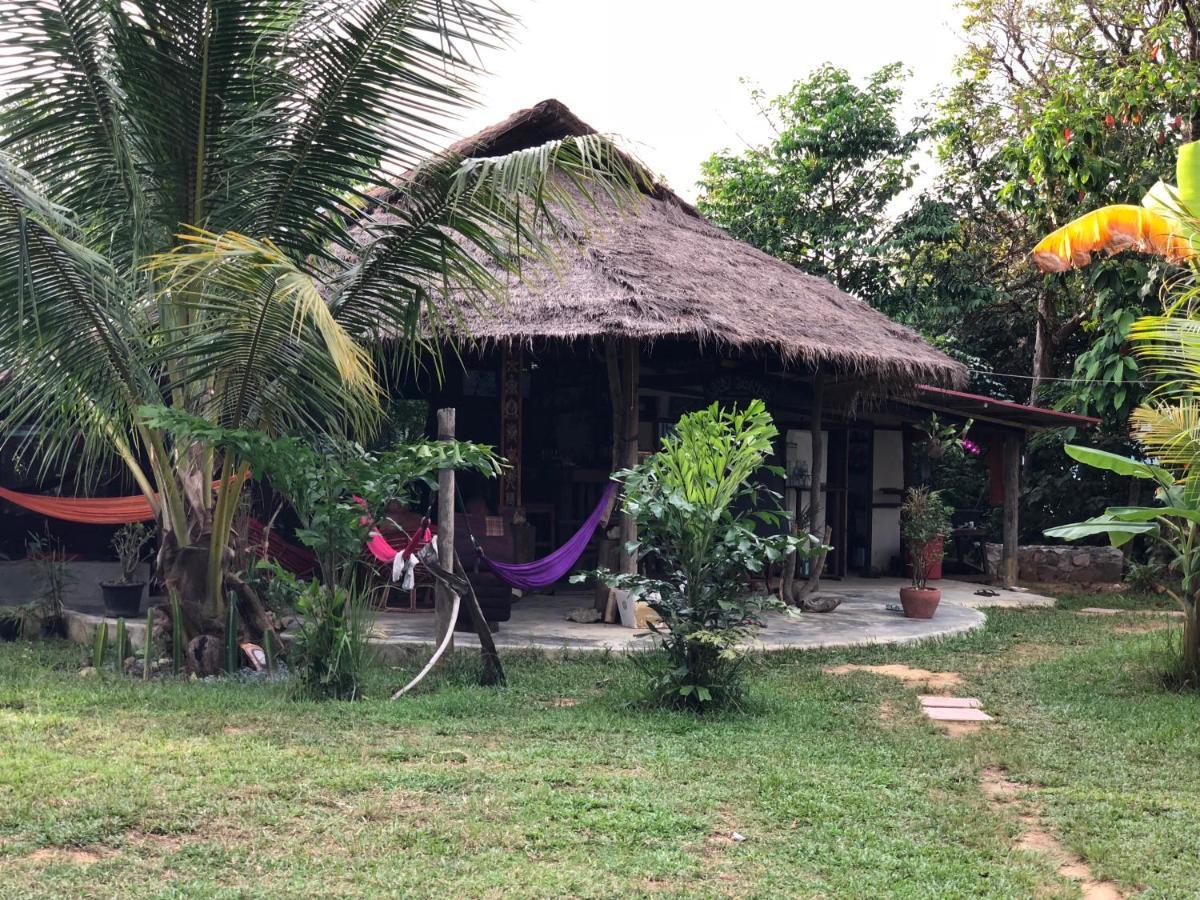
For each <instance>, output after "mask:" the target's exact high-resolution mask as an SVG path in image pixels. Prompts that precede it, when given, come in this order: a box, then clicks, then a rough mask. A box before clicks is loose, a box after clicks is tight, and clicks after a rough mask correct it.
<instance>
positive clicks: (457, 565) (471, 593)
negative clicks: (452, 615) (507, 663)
mask: <svg viewBox="0 0 1200 900" xmlns="http://www.w3.org/2000/svg"><path fill="white" fill-rule="evenodd" d="M454 574H455V575H457V576H458V577H459V578H461V579H462V580H463V582H464V584H465V585H466V588H467V590H466V593H465V594H464V595H463V602H464V605H465V606H466V608H467V612H468V613H470V615H471V622H472V623H474V625H475V634H476V635H477V636H478V638H479V654H480V657H481V658H482V661H483V675H482V676H481V677H480V681H481V682H482V684H483V686H484V687H493V686H495V685H501V684H504V667H503V666H501V665H500V651H498V650H497V649H496V639H495V638H494V637H492V629H491V627H490V626H489V625H488V623H487V619H486V618H485V617H484V615H483V607H481V606H480V605H479V598H478V597H477V596H476V595H475V588H474V587H472V586H471V578H470V576H469V575H467V571H466V569H464V568H463V564H462V560H461V559H459V558H458V554H457V553H455V554H454Z"/></svg>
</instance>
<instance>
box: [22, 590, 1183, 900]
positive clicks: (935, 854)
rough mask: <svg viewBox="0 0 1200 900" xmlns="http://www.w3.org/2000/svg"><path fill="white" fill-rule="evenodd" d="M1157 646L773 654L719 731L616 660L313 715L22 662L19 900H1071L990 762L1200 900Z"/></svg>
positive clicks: (514, 665) (1062, 634) (1172, 702)
mask: <svg viewBox="0 0 1200 900" xmlns="http://www.w3.org/2000/svg"><path fill="white" fill-rule="evenodd" d="M1092 599H1093V601H1094V600H1095V598H1092ZM1148 602H1149V603H1151V604H1152V603H1153V601H1148ZM1065 605H1073V606H1076V607H1077V606H1080V605H1089V604H1088V603H1079V602H1076V601H1075V599H1069V600H1067V601H1065ZM1104 605H1117V604H1115V603H1111V602H1109V601H1108V600H1107V599H1106V600H1105V601H1104ZM1122 605H1130V606H1132V605H1145V604H1139V603H1135V602H1133V601H1129V602H1124V601H1122ZM1146 625H1147V621H1146V619H1145V617H1137V618H1135V617H1133V616H1128V617H1124V616H1122V617H1104V618H1098V617H1086V616H1080V615H1077V614H1075V613H1074V612H1071V611H1069V610H1066V609H1061V610H1036V611H1022V612H995V613H992V614H990V616H989V624H988V627H987V628H986V630H984V631H981V632H978V633H976V634H973V635H968V636H965V637H962V638H956V639H953V640H949V641H945V642H941V643H937V644H932V645H924V646H919V647H909V648H895V649H886V648H878V649H867V650H855V651H841V652H823V653H806V654H777V655H772V656H771V657H770V658H769V659H767V660H766V661H765V662H764V663H763V664H762V665H761V667H760V668H759V669H758V671H757V672H756V677H755V680H754V687H753V690H752V692H751V698H750V705H749V708H748V709H747V710H745V711H743V712H741V713H738V714H725V715H719V716H711V717H707V718H697V717H694V716H690V715H686V714H682V713H669V712H661V711H654V710H650V709H647V708H646V707H645V706H644V705H642V703H641V702H640V699H639V698H640V693H639V688H640V684H641V677H640V672H639V670H638V669H637V668H636V666H635V665H633V664H632V663H630V662H629V661H627V660H622V659H615V658H583V659H571V660H567V661H548V660H545V659H541V658H536V657H533V656H515V655H511V654H510V655H509V656H508V658H507V665H508V672H509V679H510V683H511V686H510V687H508V688H506V689H503V690H487V689H481V688H477V687H474V686H473V685H472V677H473V675H474V668H473V660H471V659H462V660H460V661H457V662H456V664H455V666H454V667H453V668H452V669H451V670H450V671H448V672H447V673H445V674H444V675H442V676H439V679H438V680H437V681H436V683H432V684H430V685H429V687H428V689H423V690H422V692H421V693H420V694H418V695H416V696H412V697H410V698H406V699H405V700H402V701H400V702H396V703H391V702H388V701H386V700H384V699H374V700H368V701H365V702H361V703H356V704H339V703H324V704H318V703H305V702H294V701H291V700H289V699H288V698H287V696H286V694H285V692H284V690H283V689H282V688H281V687H278V686H276V687H264V686H259V685H237V684H228V683H224V684H222V683H216V684H210V683H192V684H188V683H162V684H150V685H143V684H142V683H141V682H130V681H126V680H123V679H117V678H115V677H114V676H108V677H106V678H104V679H102V680H96V679H83V678H80V677H79V676H78V675H77V674H76V670H77V669H78V662H79V651H78V650H77V649H75V648H66V647H64V646H56V645H41V646H32V647H31V646H29V645H25V644H2V645H0V897H41V896H45V897H51V896H54V897H61V896H98V897H99V896H103V897H112V896H188V897H195V896H204V897H207V896H220V897H235V896H236V897H240V896H264V897H266V896H269V897H289V896H311V895H316V894H319V895H324V896H347V895H374V896H378V895H392V896H458V897H490V896H540V897H552V896H554V897H557V896H583V897H606V896H622V897H628V896H644V895H651V894H655V895H658V894H665V895H671V896H695V897H710V896H714V895H746V896H756V897H761V896H800V897H880V896H892V897H914V898H918V897H919V898H929V897H938V898H941V897H960V896H961V897H968V896H970V897H979V896H987V897H1022V898H1024V897H1030V896H1039V897H1071V896H1078V892H1079V889H1078V887H1077V886H1076V885H1074V884H1073V883H1071V882H1069V881H1067V880H1065V879H1063V878H1060V877H1059V876H1058V875H1057V873H1056V869H1055V866H1054V865H1053V864H1052V863H1050V862H1049V861H1048V860H1046V859H1045V858H1043V857H1041V856H1038V855H1035V854H1030V853H1028V852H1025V851H1022V850H1017V849H1013V844H1014V841H1015V839H1016V838H1017V837H1018V836H1019V833H1020V830H1021V825H1020V824H1019V822H1018V821H1017V820H1016V819H1015V817H1014V816H1013V815H1010V814H1007V813H1006V812H1005V811H1003V810H997V809H995V808H994V807H992V806H990V805H989V803H988V802H987V800H986V799H985V798H984V797H983V795H982V793H981V791H980V788H979V776H980V771H981V770H982V769H983V767H985V766H988V765H999V766H1003V767H1005V768H1006V769H1007V772H1008V777H1009V778H1010V779H1012V780H1014V781H1017V782H1021V783H1023V784H1027V785H1030V786H1032V787H1033V789H1034V790H1033V794H1032V796H1033V797H1034V799H1035V802H1036V804H1037V806H1038V808H1039V809H1040V811H1041V815H1042V817H1043V820H1044V823H1045V826H1046V827H1047V828H1048V829H1049V830H1051V831H1053V832H1054V833H1055V834H1056V835H1057V836H1058V837H1059V839H1060V840H1061V841H1062V843H1063V844H1064V845H1065V846H1066V847H1067V848H1068V849H1070V850H1071V851H1073V852H1076V853H1079V854H1081V855H1083V856H1084V857H1086V858H1087V860H1088V862H1089V863H1090V865H1091V867H1092V869H1093V871H1094V872H1095V874H1096V875H1097V876H1098V877H1102V878H1107V879H1111V880H1113V881H1115V882H1116V883H1117V884H1118V885H1119V886H1120V887H1121V888H1122V889H1123V890H1124V891H1126V892H1127V893H1128V894H1132V893H1134V892H1135V891H1139V890H1140V891H1144V896H1147V897H1194V896H1197V891H1198V890H1200V837H1197V827H1196V826H1197V823H1200V767H1198V766H1197V760H1198V759H1200V697H1198V696H1197V695H1195V694H1178V693H1171V692H1167V691H1164V690H1163V689H1162V687H1161V684H1160V680H1159V677H1158V674H1157V672H1158V671H1159V670H1161V669H1162V668H1163V667H1164V666H1165V655H1166V653H1167V641H1168V639H1169V638H1168V637H1167V634H1166V633H1164V632H1155V633H1138V632H1137V631H1135V630H1134V629H1137V628H1143V627H1145V626H1146ZM841 662H858V663H877V662H904V663H907V664H909V665H913V666H921V667H924V668H930V669H935V670H941V671H955V672H959V673H961V674H962V675H963V677H964V678H965V679H966V684H965V686H964V688H963V689H962V690H961V691H960V693H962V694H964V695H974V696H978V697H980V698H981V699H982V700H983V701H984V704H985V706H986V708H987V709H988V710H989V711H990V712H992V713H994V714H995V715H996V716H997V718H998V721H999V726H998V727H994V728H990V729H987V730H984V731H981V732H980V733H978V734H976V735H973V736H968V737H964V738H955V739H952V738H949V737H946V736H945V735H943V734H941V733H940V732H939V731H938V730H937V729H936V728H935V727H934V726H932V725H931V724H929V723H927V722H926V721H924V720H923V719H922V718H921V717H920V715H919V712H918V703H917V693H918V692H917V691H916V690H914V689H910V688H906V687H904V686H903V685H902V684H900V683H899V682H897V681H894V680H889V679H884V678H882V677H879V676H875V675H871V674H866V673H856V674H853V675H848V676H834V675H824V674H822V671H821V669H822V666H825V665H830V664H835V663H841ZM407 674H410V673H409V672H407V671H406V672H394V673H380V677H379V681H378V684H377V686H376V687H375V689H374V691H373V694H374V695H375V696H377V697H380V698H382V697H384V696H386V692H387V689H388V688H389V687H394V686H396V685H398V684H399V683H401V682H402V681H403V680H404V676H405V675H407ZM734 831H737V832H739V833H740V834H741V835H744V836H745V838H746V839H745V840H744V841H741V842H735V841H733V840H731V839H730V835H731V833H732V832H734Z"/></svg>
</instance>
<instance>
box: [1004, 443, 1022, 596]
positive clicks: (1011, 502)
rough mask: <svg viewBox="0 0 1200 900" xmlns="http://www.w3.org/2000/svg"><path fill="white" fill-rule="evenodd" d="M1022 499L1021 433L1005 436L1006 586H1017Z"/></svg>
mask: <svg viewBox="0 0 1200 900" xmlns="http://www.w3.org/2000/svg"><path fill="white" fill-rule="evenodd" d="M1020 499H1021V435H1019V434H1006V435H1005V436H1004V552H1003V555H1002V556H1001V563H1000V571H1001V578H1002V579H1003V582H1004V586H1005V587H1006V588H1011V587H1015V586H1016V584H1017V576H1018V574H1019V566H1018V560H1017V533H1018V526H1019V521H1018V518H1017V511H1018V506H1019V503H1020Z"/></svg>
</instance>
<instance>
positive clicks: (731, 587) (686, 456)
mask: <svg viewBox="0 0 1200 900" xmlns="http://www.w3.org/2000/svg"><path fill="white" fill-rule="evenodd" d="M778 433H779V432H778V431H777V429H776V428H775V424H774V422H772V420H771V416H770V414H768V413H767V411H766V407H765V406H764V405H763V403H762V401H761V400H753V401H751V402H750V404H749V405H748V406H747V407H746V408H745V410H741V411H739V410H737V409H729V410H723V409H721V408H719V407H718V406H717V405H716V404H715V403H714V404H713V405H712V406H710V407H708V408H707V409H704V410H700V411H699V412H695V413H691V414H690V415H686V416H684V417H683V418H682V419H680V420H679V424H678V426H677V427H676V429H675V433H674V434H673V435H671V436H670V437H667V438H665V439H664V440H663V445H662V449H661V450H660V451H659V452H658V453H656V454H654V455H653V456H652V457H650V458H649V459H648V460H646V461H645V462H644V463H642V464H641V465H640V466H638V467H636V468H634V469H628V470H625V471H623V472H620V473H618V476H617V477H618V478H620V479H621V481H622V482H623V484H624V498H625V499H624V508H625V511H626V512H628V513H629V514H630V515H632V516H633V517H634V519H635V520H636V521H637V527H638V541H637V543H636V549H637V556H638V559H639V561H640V564H641V571H642V572H644V573H646V574H627V573H614V572H609V571H602V572H600V573H599V575H600V577H601V579H602V580H603V581H604V582H605V583H606V584H609V585H610V586H612V587H615V588H618V589H621V590H626V591H629V592H630V594H631V595H632V596H633V597H635V598H642V599H644V600H646V602H648V603H649V605H650V607H651V608H652V609H653V610H654V611H655V612H657V613H658V614H659V616H661V617H662V622H661V624H655V625H652V626H651V627H652V628H653V629H654V630H655V631H656V632H657V633H658V635H659V637H660V639H661V642H662V646H663V649H664V651H665V655H666V660H667V661H666V664H665V667H664V668H663V669H662V670H661V671H652V683H651V689H652V692H653V694H654V696H655V697H656V699H658V700H659V701H660V702H662V703H665V704H668V705H678V706H685V707H690V708H693V709H703V708H706V707H709V706H719V705H722V704H726V703H731V702H736V701H737V700H738V699H739V698H740V697H741V694H742V690H743V678H742V675H743V671H744V668H743V664H744V661H745V652H744V650H743V649H742V645H743V644H744V642H745V640H746V639H747V638H748V637H749V636H750V635H751V634H752V633H753V631H754V630H755V629H756V628H757V627H759V626H761V625H762V618H763V615H764V613H766V612H767V611H769V610H780V611H785V610H788V609H789V608H788V607H787V606H785V605H784V604H783V603H782V602H781V601H780V600H779V599H778V598H776V597H774V596H770V595H765V594H757V593H753V592H751V591H750V590H749V585H748V581H749V579H748V576H749V575H750V573H754V572H761V571H763V569H764V568H765V566H767V565H768V564H770V563H775V562H779V561H780V560H782V559H783V558H784V557H785V556H786V555H787V553H788V552H789V551H795V552H797V553H798V554H800V555H801V557H805V558H807V557H808V556H812V555H814V554H815V552H816V551H817V550H818V549H819V548H820V546H821V545H820V542H819V541H818V540H816V539H815V538H813V537H811V536H807V537H803V538H801V537H795V536H791V535H788V534H786V533H784V531H783V530H781V529H783V515H782V511H781V509H780V506H779V496H778V495H777V494H775V493H773V492H771V491H769V490H767V489H766V488H764V487H763V486H762V485H761V484H759V483H757V482H756V481H755V480H754V478H753V476H754V475H755V474H756V473H758V472H759V470H761V469H763V468H764V463H765V461H766V458H767V456H768V455H769V454H770V452H771V442H772V441H773V440H774V439H775V438H776V437H777V436H778ZM759 528H762V529H764V530H765V531H767V532H768V533H766V534H760V533H759V531H758V529H759Z"/></svg>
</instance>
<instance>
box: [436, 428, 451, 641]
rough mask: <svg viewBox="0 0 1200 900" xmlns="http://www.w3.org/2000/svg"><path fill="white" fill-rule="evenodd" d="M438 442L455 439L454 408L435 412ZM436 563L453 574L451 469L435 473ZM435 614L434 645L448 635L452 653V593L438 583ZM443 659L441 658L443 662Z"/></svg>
mask: <svg viewBox="0 0 1200 900" xmlns="http://www.w3.org/2000/svg"><path fill="white" fill-rule="evenodd" d="M437 425H438V440H439V441H452V440H454V409H453V408H450V409H439V410H438V411H437ZM437 506H438V521H437V526H438V564H439V565H440V566H441V567H442V568H443V569H445V570H446V571H447V572H453V571H454V470H453V469H449V468H446V469H441V470H439V471H438V504H437ZM433 596H434V612H435V618H436V619H437V644H438V645H440V644H441V642H442V641H443V640H444V639H445V638H446V635H447V634H450V635H451V637H450V644H449V646H448V647H447V648H446V652H447V653H452V652H453V651H454V638H453V632H454V621H453V620H452V619H451V615H452V611H453V608H454V605H455V604H454V600H455V597H454V593H453V592H452V591H451V590H450V588H449V587H447V586H446V585H444V584H442V583H441V581H439V582H438V584H437V586H436V587H435V588H434V592H433ZM445 658H446V657H445V656H444V655H443V656H442V659H443V660H444V659H445Z"/></svg>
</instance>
